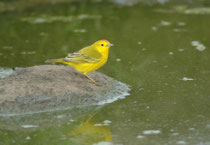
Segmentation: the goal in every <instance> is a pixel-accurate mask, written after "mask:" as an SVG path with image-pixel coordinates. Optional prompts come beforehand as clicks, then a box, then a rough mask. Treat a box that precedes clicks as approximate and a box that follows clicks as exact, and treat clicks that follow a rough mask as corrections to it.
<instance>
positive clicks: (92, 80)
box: [83, 73, 96, 84]
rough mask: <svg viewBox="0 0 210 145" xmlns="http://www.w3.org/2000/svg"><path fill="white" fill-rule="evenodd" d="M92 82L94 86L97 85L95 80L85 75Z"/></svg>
mask: <svg viewBox="0 0 210 145" xmlns="http://www.w3.org/2000/svg"><path fill="white" fill-rule="evenodd" d="M83 74H84V75H85V76H86V77H87V78H88V79H89V80H90V81H91V82H93V83H94V84H96V81H95V80H94V79H92V78H91V77H89V76H88V75H87V73H83Z"/></svg>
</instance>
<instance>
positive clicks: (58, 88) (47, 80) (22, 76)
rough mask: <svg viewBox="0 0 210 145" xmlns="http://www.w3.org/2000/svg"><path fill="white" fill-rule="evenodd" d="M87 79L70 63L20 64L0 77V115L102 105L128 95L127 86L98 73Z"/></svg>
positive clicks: (93, 73)
mask: <svg viewBox="0 0 210 145" xmlns="http://www.w3.org/2000/svg"><path fill="white" fill-rule="evenodd" d="M89 76H90V77H91V78H93V79H94V80H96V84H94V83H92V82H90V81H89V80H88V79H87V78H86V77H85V76H84V75H82V74H81V73H79V72H77V71H76V70H74V68H72V67H70V66H63V65H41V66H32V67H28V68H24V69H21V70H18V71H16V72H14V73H13V74H11V75H9V76H7V77H5V78H2V79H0V116H2V115H14V114H26V113H27V114H28V113H37V112H46V111H53V110H62V109H67V108H70V107H74V106H75V107H78V106H80V107H82V106H89V105H102V104H106V103H111V102H113V101H115V100H117V99H119V98H122V97H125V96H126V95H128V91H129V90H130V89H129V87H128V86H127V85H126V84H124V83H121V82H119V81H116V80H114V79H113V78H110V77H108V76H106V75H104V74H102V73H99V72H91V73H89Z"/></svg>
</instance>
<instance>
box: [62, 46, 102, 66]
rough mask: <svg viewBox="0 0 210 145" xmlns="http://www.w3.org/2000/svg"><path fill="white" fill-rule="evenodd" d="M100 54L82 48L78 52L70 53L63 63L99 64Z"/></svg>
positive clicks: (87, 48)
mask: <svg viewBox="0 0 210 145" xmlns="http://www.w3.org/2000/svg"><path fill="white" fill-rule="evenodd" d="M100 58H101V54H100V53H99V52H97V51H96V50H94V49H91V50H90V48H89V47H86V48H83V49H81V50H80V51H78V52H74V53H70V54H68V56H67V57H65V58H64V59H63V61H69V62H74V63H96V62H99V61H100Z"/></svg>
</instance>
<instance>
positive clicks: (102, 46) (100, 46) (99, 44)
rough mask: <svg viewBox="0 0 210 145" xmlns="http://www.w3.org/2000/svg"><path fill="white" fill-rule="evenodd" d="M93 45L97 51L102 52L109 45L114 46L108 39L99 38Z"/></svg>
mask: <svg viewBox="0 0 210 145" xmlns="http://www.w3.org/2000/svg"><path fill="white" fill-rule="evenodd" d="M93 46H94V47H95V48H97V50H98V51H99V52H103V51H105V50H108V49H109V48H110V47H111V46H114V44H111V43H110V42H109V41H108V40H99V41H96V42H95V43H94V44H93Z"/></svg>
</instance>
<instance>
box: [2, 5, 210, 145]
mask: <svg viewBox="0 0 210 145" xmlns="http://www.w3.org/2000/svg"><path fill="white" fill-rule="evenodd" d="M208 6H210V5H208V3H206V6H205V8H206V10H200V8H202V7H203V6H198V10H197V11H198V12H197V11H195V9H190V8H189V9H190V10H191V12H189V11H190V10H189V9H188V14H186V13H185V12H186V11H184V10H182V9H181V10H180V5H178V6H176V5H175V4H174V5H153V6H143V5H135V6H120V5H117V4H112V3H105V2H97V3H82V2H72V3H58V4H54V5H51V4H45V5H36V6H35V7H29V8H25V9H22V10H17V11H16V10H14V11H4V12H2V13H0V38H1V39H0V66H1V67H28V66H33V65H41V64H44V61H45V60H46V59H50V58H59V57H65V55H66V54H67V53H70V52H74V51H76V50H78V49H80V48H82V47H84V46H87V45H89V44H91V43H93V42H95V41H97V40H99V39H107V40H109V41H110V42H112V43H114V44H115V46H114V47H113V48H111V50H110V55H109V60H108V62H107V64H106V65H105V66H104V67H102V68H101V69H100V70H98V71H100V72H103V73H105V74H107V75H109V76H111V77H113V78H115V79H117V80H119V81H122V82H125V83H127V84H130V85H131V86H132V90H131V92H130V96H128V97H126V98H125V99H122V100H118V101H117V102H114V103H112V104H108V105H106V106H104V107H103V108H101V109H100V110H99V111H97V113H96V114H95V115H94V116H93V117H92V118H91V121H90V122H91V123H90V124H92V125H88V126H87V127H81V126H82V124H83V123H84V122H85V121H86V119H87V118H88V117H81V118H79V119H78V120H66V121H65V123H59V122H57V123H52V124H53V125H51V126H48V127H43V128H42V127H31V128H28V129H26V128H25V129H24V128H23V129H22V130H15V129H14V130H13V129H7V128H4V129H0V145H13V144H14V145H92V144H97V143H98V144H100V143H99V142H101V144H102V143H103V141H106V144H114V145H115V144H116V145H174V144H178V145H179V144H180V145H185V144H186V145H209V144H210V89H209V86H210V79H209V78H210V63H209V62H210V52H209V48H210V41H209V38H210V29H209V26H210V13H209V12H208V10H209V9H210V8H209V7H208ZM181 8H183V6H181ZM193 8H195V6H194V7H193ZM177 9H178V10H177ZM199 10H200V11H199ZM194 41H199V44H196V43H198V42H194ZM194 44H196V45H197V46H193V45H194ZM60 117H61V118H62V116H60ZM106 120H108V121H106ZM104 121H105V123H104ZM106 122H108V124H106ZM97 125H99V126H101V125H102V127H101V128H100V127H98V128H97V127H96V126H97ZM79 127H81V128H82V129H78V128H79ZM78 130H79V132H80V133H78ZM87 130H95V133H90V132H88V131H87ZM107 136H108V137H107ZM104 144H105V142H104Z"/></svg>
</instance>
